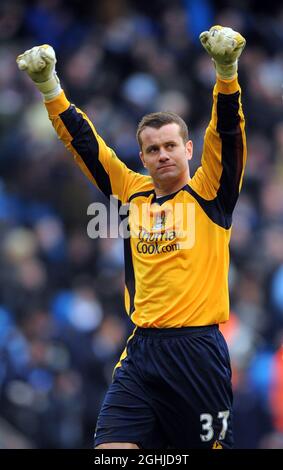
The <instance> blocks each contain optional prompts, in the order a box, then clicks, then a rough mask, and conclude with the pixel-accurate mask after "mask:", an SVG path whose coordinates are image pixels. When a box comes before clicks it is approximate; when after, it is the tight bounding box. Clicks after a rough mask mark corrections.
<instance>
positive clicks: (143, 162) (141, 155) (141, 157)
mask: <svg viewBox="0 0 283 470" xmlns="http://www.w3.org/2000/svg"><path fill="white" fill-rule="evenodd" d="M140 159H141V161H142V164H143V166H144V167H145V168H146V163H145V160H144V156H143V153H142V152H140Z"/></svg>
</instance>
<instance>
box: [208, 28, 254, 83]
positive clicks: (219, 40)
mask: <svg viewBox="0 0 283 470" xmlns="http://www.w3.org/2000/svg"><path fill="white" fill-rule="evenodd" d="M199 38H200V42H201V44H202V45H203V47H204V48H205V50H206V51H207V52H208V54H209V55H210V56H211V57H212V60H213V62H214V65H215V68H216V74H217V76H218V77H219V78H222V79H225V80H230V79H231V78H233V77H235V76H236V74H237V70H238V59H239V57H240V55H241V53H242V51H243V49H244V47H245V45H246V40H245V38H244V37H243V36H242V35H241V34H240V33H237V31H234V30H233V29H232V28H226V27H222V26H218V25H217V26H212V28H210V30H209V31H204V32H203V33H201V34H200V37H199Z"/></svg>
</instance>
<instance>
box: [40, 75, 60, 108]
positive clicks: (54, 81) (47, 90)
mask: <svg viewBox="0 0 283 470" xmlns="http://www.w3.org/2000/svg"><path fill="white" fill-rule="evenodd" d="M35 84H36V86H37V88H38V89H39V91H40V92H41V93H42V95H43V97H44V100H45V101H49V100H52V99H53V98H55V97H56V96H58V95H59V94H60V93H61V91H62V88H61V85H60V80H59V78H58V77H57V75H56V73H54V75H53V76H52V77H51V78H50V79H49V80H46V81H45V82H35Z"/></svg>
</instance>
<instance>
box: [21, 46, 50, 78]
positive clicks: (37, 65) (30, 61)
mask: <svg viewBox="0 0 283 470" xmlns="http://www.w3.org/2000/svg"><path fill="white" fill-rule="evenodd" d="M25 60H26V62H27V68H28V71H29V72H32V73H36V72H41V71H42V70H43V69H44V67H46V63H45V62H44V60H43V59H42V58H41V57H40V53H39V47H38V46H35V47H33V48H32V49H31V50H30V51H28V52H27V53H25Z"/></svg>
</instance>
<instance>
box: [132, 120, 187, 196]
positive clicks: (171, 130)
mask: <svg viewBox="0 0 283 470" xmlns="http://www.w3.org/2000/svg"><path fill="white" fill-rule="evenodd" d="M140 139H141V142H142V150H141V152H140V157H141V160H142V162H143V165H144V167H145V168H147V170H148V172H149V174H150V176H151V177H152V179H153V182H154V184H155V185H156V186H157V187H159V186H160V185H161V186H164V184H166V185H168V184H170V183H172V185H175V184H178V181H180V184H182V181H183V180H184V184H186V181H187V180H188V178H189V167H188V160H190V159H191V158H192V152H193V144H192V141H191V140H189V141H188V142H187V143H186V144H185V143H184V141H183V139H182V137H181V135H180V128H179V125H178V124H177V123H175V122H173V123H170V124H165V125H164V126H162V127H160V129H155V128H153V127H149V126H148V127H145V128H144V129H143V130H142V132H141V133H140Z"/></svg>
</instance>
